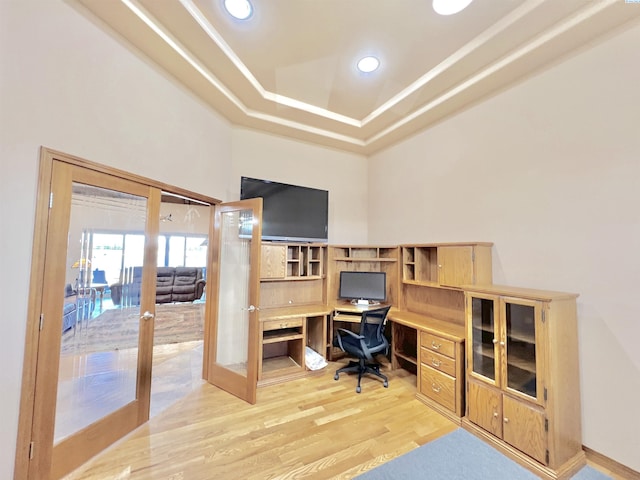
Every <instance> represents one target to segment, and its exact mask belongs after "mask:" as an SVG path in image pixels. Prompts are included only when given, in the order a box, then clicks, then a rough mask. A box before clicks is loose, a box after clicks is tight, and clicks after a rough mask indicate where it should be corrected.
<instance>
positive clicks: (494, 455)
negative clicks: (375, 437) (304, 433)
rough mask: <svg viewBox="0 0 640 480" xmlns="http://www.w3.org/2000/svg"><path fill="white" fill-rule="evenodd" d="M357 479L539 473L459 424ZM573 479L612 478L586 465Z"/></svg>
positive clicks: (515, 477) (495, 478)
mask: <svg viewBox="0 0 640 480" xmlns="http://www.w3.org/2000/svg"><path fill="white" fill-rule="evenodd" d="M356 478H357V480H416V479H421V478H429V479H434V480H436V479H447V480H458V479H459V480H462V479H464V480H486V479H491V480H537V479H538V476H537V475H534V474H533V473H531V472H530V471H529V470H526V469H525V468H524V467H521V466H520V465H518V464H517V463H516V462H514V461H513V460H511V459H510V458H507V457H506V456H504V455H503V454H502V453H500V452H498V451H497V450H496V449H494V448H493V447H491V446H490V445H489V444H487V443H485V442H483V441H482V440H480V439H479V438H477V437H475V436H474V435H472V434H470V433H469V432H467V431H465V430H463V429H461V428H459V429H457V430H455V431H453V432H451V433H449V434H448V435H445V436H444V437H441V438H438V439H437V440H434V441H433V442H429V443H427V444H425V445H422V446H421V447H418V448H416V449H415V450H412V451H411V452H409V453H405V454H404V455H402V456H401V457H398V458H394V459H393V460H391V461H390V462H388V463H385V464H384V465H380V466H379V467H376V468H374V469H373V470H370V471H368V472H366V473H364V474H362V475H360V476H358V477H356ZM572 478H573V480H611V477H608V476H607V475H604V474H602V473H600V472H599V471H597V470H595V469H593V468H591V467H589V466H586V467H584V468H582V469H581V470H580V471H579V472H578V473H577V474H575V475H574V476H573V477H572Z"/></svg>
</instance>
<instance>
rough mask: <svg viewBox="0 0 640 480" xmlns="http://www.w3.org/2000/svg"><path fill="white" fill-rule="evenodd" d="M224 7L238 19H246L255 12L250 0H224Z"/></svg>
mask: <svg viewBox="0 0 640 480" xmlns="http://www.w3.org/2000/svg"><path fill="white" fill-rule="evenodd" d="M224 8H226V9H227V12H229V14H230V15H231V16H232V17H234V18H237V19H238V20H246V19H247V18H249V17H250V16H251V14H252V13H253V6H252V5H251V2H250V1H249V0H224Z"/></svg>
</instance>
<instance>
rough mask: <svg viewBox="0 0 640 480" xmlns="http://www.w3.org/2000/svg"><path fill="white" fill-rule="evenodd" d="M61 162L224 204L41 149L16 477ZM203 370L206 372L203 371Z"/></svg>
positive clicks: (26, 453)
mask: <svg viewBox="0 0 640 480" xmlns="http://www.w3.org/2000/svg"><path fill="white" fill-rule="evenodd" d="M54 161H60V162H65V163H68V164H71V165H76V166H79V167H84V168H87V169H90V170H93V171H96V172H99V173H103V174H106V175H112V176H114V177H118V178H122V179H125V180H130V181H134V182H137V183H141V184H144V185H147V186H149V187H156V188H158V189H160V190H161V191H167V192H171V193H174V194H177V195H181V196H185V197H187V198H193V199H194V200H199V201H202V202H205V203H209V204H211V206H212V207H213V208H211V209H210V210H211V215H212V216H213V211H214V210H215V205H216V204H219V203H221V202H220V200H218V199H216V198H213V197H209V196H206V195H201V194H198V193H194V192H191V191H189V190H185V189H182V188H179V187H176V186H173V185H169V184H166V183H163V182H158V181H156V180H152V179H150V178H147V177H143V176H140V175H136V174H133V173H129V172H126V171H123V170H119V169H116V168H112V167H107V166H104V165H100V164H98V163H95V162H92V161H90V160H86V159H83V158H80V157H76V156H73V155H69V154H66V153H63V152H60V151H56V150H53V149H50V148H47V147H41V148H40V166H39V174H38V190H37V198H36V211H35V220H34V232H33V246H32V250H31V274H30V281H29V296H28V306H27V319H26V332H25V348H24V357H23V364H22V386H21V395H20V414H19V418H18V435H17V441H16V442H17V444H16V457H15V464H14V474H13V478H14V479H16V480H17V479H25V478H28V475H29V466H30V462H31V459H32V458H33V457H34V452H33V445H32V444H31V436H32V433H31V432H32V429H33V414H34V408H35V387H36V367H37V360H38V340H39V336H40V333H39V332H40V312H41V310H42V307H41V306H42V302H43V292H42V286H43V285H44V270H45V258H44V253H45V251H46V241H47V226H48V221H49V201H50V200H49V198H50V191H51V181H52V174H53V162H54ZM212 228H213V222H212V221H210V227H209V230H210V232H209V235H210V238H211V235H212ZM211 264H212V255H211V249H209V252H208V258H207V267H208V269H210V267H211ZM210 308H211V307H210V302H207V303H206V304H205V333H204V334H205V341H204V345H205V350H204V358H203V365H206V364H207V363H208V361H207V360H208V350H207V348H206V345H207V343H208V342H207V337H206V336H207V335H208V333H209V331H210V327H209V326H208V323H209V309H210ZM203 373H204V372H203Z"/></svg>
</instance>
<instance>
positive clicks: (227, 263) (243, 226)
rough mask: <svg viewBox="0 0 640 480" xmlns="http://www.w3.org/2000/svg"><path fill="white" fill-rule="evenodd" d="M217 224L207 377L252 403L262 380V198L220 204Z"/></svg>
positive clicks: (217, 209) (216, 215) (215, 230)
mask: <svg viewBox="0 0 640 480" xmlns="http://www.w3.org/2000/svg"><path fill="white" fill-rule="evenodd" d="M214 224H215V229H214V234H213V238H214V242H213V253H212V254H213V261H214V266H215V267H217V268H214V269H215V270H216V271H217V275H216V276H215V278H214V285H213V289H212V291H213V292H214V295H215V299H214V301H213V302H212V305H213V315H212V320H213V321H212V326H211V330H210V335H209V342H208V355H205V357H207V356H208V359H209V361H208V365H207V368H206V377H207V380H208V381H209V382H211V383H212V384H214V385H216V386H217V387H220V388H222V389H223V390H225V391H227V392H229V393H232V394H233V395H236V396H237V397H239V398H242V399H243V400H245V401H247V402H249V403H252V404H253V403H255V402H256V386H257V381H258V350H259V349H258V332H259V328H258V326H259V323H258V322H259V317H258V315H259V312H258V305H259V304H260V298H259V293H260V292H259V289H260V251H261V245H260V239H261V231H262V228H261V225H262V199H261V198H257V199H251V200H242V201H239V202H233V203H226V204H222V205H218V206H217V208H216V213H215V222H214Z"/></svg>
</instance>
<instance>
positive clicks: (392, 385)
mask: <svg viewBox="0 0 640 480" xmlns="http://www.w3.org/2000/svg"><path fill="white" fill-rule="evenodd" d="M338 366H339V364H337V363H332V364H330V365H329V367H327V368H326V369H325V372H324V373H323V374H321V375H317V376H312V377H308V378H303V379H300V380H295V381H290V382H287V383H282V384H278V385H272V386H268V387H263V388H259V389H258V401H257V403H256V405H249V404H247V403H245V402H243V401H242V400H239V399H237V398H236V397H234V396H232V395H230V394H228V393H226V392H224V391H222V390H220V389H218V388H216V387H213V386H211V385H209V384H204V385H202V386H201V387H199V388H197V389H196V390H194V391H193V392H192V393H191V394H190V395H188V396H187V397H185V398H184V399H182V400H180V401H178V402H177V403H175V404H174V405H172V406H171V407H169V408H168V409H167V410H165V411H164V412H162V413H161V414H159V415H158V416H156V417H154V418H152V419H151V420H150V421H149V423H148V424H145V425H143V426H142V427H140V428H139V429H138V430H136V431H135V432H133V433H132V434H130V435H129V436H128V437H127V438H126V439H124V440H122V441H121V442H119V443H118V444H116V445H115V446H113V447H111V448H110V449H109V450H107V451H106V452H104V453H102V454H101V455H99V456H98V457H96V458H94V459H93V460H92V461H90V462H89V463H87V464H86V465H85V466H83V467H81V468H80V469H79V470H77V471H75V472H73V473H71V474H70V475H68V476H67V477H66V479H67V480H81V479H83V480H97V479H100V480H104V479H113V480H115V479H118V480H122V479H146V480H153V479H172V480H177V479H185V480H186V479H188V480H200V479H202V480H205V479H211V478H217V479H224V480H232V479H243V480H249V479H260V480H265V479H268V478H279V479H285V478H305V477H306V478H313V479H329V478H352V477H354V476H356V475H358V474H360V473H362V472H364V471H366V470H369V469H371V468H374V467H375V466H377V465H379V464H381V463H384V462H386V461H388V460H390V459H391V458H394V457H396V456H399V455H402V454H403V453H405V452H408V451H410V450H412V449H414V448H416V447H417V446H419V445H422V444H424V443H426V442H428V441H430V440H432V439H434V438H437V437H439V436H441V435H444V434H446V433H448V432H450V431H452V430H454V429H455V428H456V425H455V424H453V423H452V422H451V421H449V420H447V419H446V418H444V417H442V416H441V415H440V414H438V413H436V412H434V411H433V410H431V409H429V408H427V407H426V406H425V405H424V404H422V403H420V402H419V401H418V400H416V399H415V393H416V387H415V382H416V377H415V375H412V374H410V373H408V372H406V371H405V370H396V371H394V372H388V373H389V388H383V386H382V384H381V382H380V381H378V380H377V379H373V378H371V379H363V382H362V393H361V394H357V393H355V385H356V379H355V378H353V377H347V376H343V377H341V378H340V380H339V381H337V382H336V381H335V380H334V379H333V372H334V371H335V369H336V368H337V367H338Z"/></svg>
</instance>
